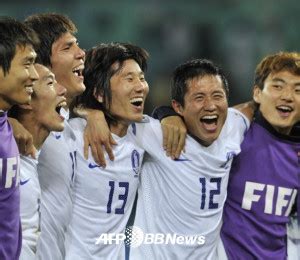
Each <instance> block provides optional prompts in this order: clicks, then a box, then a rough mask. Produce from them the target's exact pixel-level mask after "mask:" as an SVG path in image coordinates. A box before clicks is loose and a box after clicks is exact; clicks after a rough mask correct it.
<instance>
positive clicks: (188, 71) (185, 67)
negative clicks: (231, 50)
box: [171, 59, 229, 106]
mask: <svg viewBox="0 0 300 260" xmlns="http://www.w3.org/2000/svg"><path fill="white" fill-rule="evenodd" d="M205 75H215V76H220V78H221V80H222V82H223V88H224V90H225V93H226V96H227V97H228V93H229V86H228V81H227V79H226V77H225V75H224V73H223V71H222V70H221V68H220V67H218V66H217V65H215V64H214V63H213V62H212V61H210V60H206V59H193V60H190V61H187V62H185V63H183V64H180V65H179V66H178V67H176V69H175V70H174V72H173V77H172V84H171V96H172V99H174V100H176V101H177V102H178V103H179V104H181V105H182V106H184V96H185V94H186V92H187V83H188V80H190V79H193V78H195V77H198V76H205Z"/></svg>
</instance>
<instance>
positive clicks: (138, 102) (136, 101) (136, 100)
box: [130, 97, 144, 107]
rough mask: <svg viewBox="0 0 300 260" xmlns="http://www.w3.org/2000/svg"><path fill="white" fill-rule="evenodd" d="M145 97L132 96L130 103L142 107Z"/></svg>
mask: <svg viewBox="0 0 300 260" xmlns="http://www.w3.org/2000/svg"><path fill="white" fill-rule="evenodd" d="M143 101H144V100H143V98H142V97H136V98H132V99H131V100H130V103H131V104H132V105H134V106H136V107H140V106H141V105H142V104H143Z"/></svg>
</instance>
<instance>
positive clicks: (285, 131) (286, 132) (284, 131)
mask: <svg viewBox="0 0 300 260" xmlns="http://www.w3.org/2000/svg"><path fill="white" fill-rule="evenodd" d="M273 128H274V129H275V130H276V131H277V132H278V133H280V134H283V135H289V134H290V133H291V131H292V127H286V128H280V127H276V126H273Z"/></svg>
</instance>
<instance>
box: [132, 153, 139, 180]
mask: <svg viewBox="0 0 300 260" xmlns="http://www.w3.org/2000/svg"><path fill="white" fill-rule="evenodd" d="M131 166H132V170H133V172H134V177H138V176H139V172H140V154H139V152H138V151H137V150H133V151H132V153H131Z"/></svg>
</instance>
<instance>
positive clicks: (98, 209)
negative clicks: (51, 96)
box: [66, 118, 144, 260]
mask: <svg viewBox="0 0 300 260" xmlns="http://www.w3.org/2000/svg"><path fill="white" fill-rule="evenodd" d="M85 124H86V122H85V121H84V120H83V119H81V118H76V119H72V120H71V121H70V125H71V126H72V128H73V129H74V132H75V135H76V142H77V150H78V154H77V175H76V179H75V185H74V207H73V215H72V219H71V224H70V227H69V230H68V233H67V236H66V259H67V260H73V259H89V260H90V259H124V253H125V245H124V242H123V241H122V240H120V241H119V242H120V243H118V244H117V243H116V242H115V241H114V242H113V243H112V244H110V245H109V244H105V243H107V242H108V241H105V238H107V236H106V235H107V234H112V233H113V234H124V231H125V227H126V224H127V222H128V219H129V216H130V213H131V210H132V207H133V203H134V199H135V195H136V192H137V188H138V184H139V173H140V166H141V163H142V160H143V154H144V151H143V150H142V149H140V148H139V147H137V145H135V144H134V141H133V140H132V139H133V135H134V133H133V129H132V128H131V127H129V128H128V131H127V134H126V135H125V136H124V137H118V136H116V135H113V137H114V139H115V140H116V141H117V143H118V145H116V146H114V147H113V153H114V155H115V160H114V161H110V160H109V159H108V158H106V162H107V166H106V168H105V169H103V168H102V167H100V166H99V165H97V164H96V163H95V161H94V160H93V158H92V156H89V158H88V160H85V159H84V157H83V131H84V128H85ZM105 236H106V237H105ZM98 238H99V239H98Z"/></svg>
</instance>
